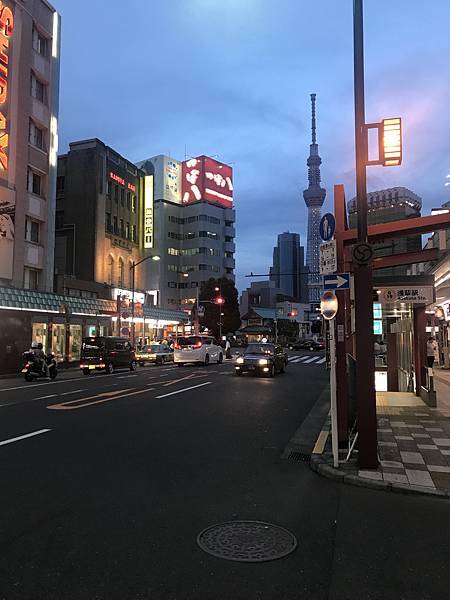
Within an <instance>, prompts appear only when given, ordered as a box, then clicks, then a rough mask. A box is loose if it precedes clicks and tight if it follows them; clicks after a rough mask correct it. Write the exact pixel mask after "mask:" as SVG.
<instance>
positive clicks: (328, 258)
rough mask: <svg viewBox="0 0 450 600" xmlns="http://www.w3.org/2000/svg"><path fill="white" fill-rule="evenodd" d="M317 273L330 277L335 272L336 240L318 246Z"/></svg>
mask: <svg viewBox="0 0 450 600" xmlns="http://www.w3.org/2000/svg"><path fill="white" fill-rule="evenodd" d="M319 260H320V264H319V271H320V274H321V275H330V274H331V273H336V271H337V250H336V240H332V241H331V242H324V243H323V244H320V246H319Z"/></svg>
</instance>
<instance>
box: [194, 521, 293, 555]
mask: <svg viewBox="0 0 450 600" xmlns="http://www.w3.org/2000/svg"><path fill="white" fill-rule="evenodd" d="M197 544H198V545H199V546H200V548H201V549H202V550H204V551H205V552H207V553H208V554H212V555H213V556H216V557H218V558H224V559H225V560H235V561H239V562H265V561H269V560H276V559H277V558H282V557H283V556H287V555H288V554H290V553H291V552H293V551H294V550H295V549H296V547H297V539H296V537H295V536H294V535H293V534H292V533H291V532H290V531H288V530H287V529H284V528H283V527H279V526H278V525H271V524H270V523H264V522H263V521H230V522H228V523H219V524H218V525H212V526H211V527H207V528H206V529H204V530H203V531H202V532H200V533H199V534H198V536H197Z"/></svg>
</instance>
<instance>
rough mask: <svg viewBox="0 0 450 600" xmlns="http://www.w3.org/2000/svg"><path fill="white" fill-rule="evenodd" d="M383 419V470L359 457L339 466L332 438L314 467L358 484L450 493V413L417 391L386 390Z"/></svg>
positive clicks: (380, 410) (380, 409)
mask: <svg viewBox="0 0 450 600" xmlns="http://www.w3.org/2000/svg"><path fill="white" fill-rule="evenodd" d="M377 419H378V432H377V433H378V456H379V461H380V464H379V467H378V469H373V470H361V469H359V468H358V466H357V459H356V456H353V457H352V458H351V459H350V460H349V461H348V462H341V463H340V465H339V469H333V467H332V464H333V462H332V455H331V443H330V439H328V442H327V444H326V446H325V448H324V451H323V453H322V454H320V455H318V454H315V455H313V456H312V458H311V466H312V467H313V469H315V470H317V471H319V472H320V473H322V474H323V475H328V476H329V477H333V478H337V479H340V478H343V479H344V482H346V483H353V484H355V485H361V486H363V485H367V486H368V487H377V488H381V489H393V490H394V491H405V492H419V493H429V494H432V495H438V496H448V497H450V417H449V416H447V415H446V414H444V413H443V412H441V411H440V410H439V409H437V408H429V407H428V406H426V405H425V404H424V403H423V402H422V401H421V400H420V399H419V398H416V397H415V396H413V395H412V394H391V393H385V394H378V396H377ZM324 429H325V427H324ZM342 458H345V456H342Z"/></svg>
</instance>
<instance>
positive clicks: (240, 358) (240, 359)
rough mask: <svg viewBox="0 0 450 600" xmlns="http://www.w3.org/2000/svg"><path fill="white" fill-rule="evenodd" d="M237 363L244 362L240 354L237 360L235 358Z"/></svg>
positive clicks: (241, 363)
mask: <svg viewBox="0 0 450 600" xmlns="http://www.w3.org/2000/svg"><path fill="white" fill-rule="evenodd" d="M236 362H237V364H238V365H243V364H244V359H243V358H242V356H240V357H239V358H238V359H237V360H236Z"/></svg>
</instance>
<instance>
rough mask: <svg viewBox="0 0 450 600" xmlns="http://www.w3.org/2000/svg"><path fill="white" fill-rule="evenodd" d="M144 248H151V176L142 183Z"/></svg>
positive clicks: (146, 177) (147, 176)
mask: <svg viewBox="0 0 450 600" xmlns="http://www.w3.org/2000/svg"><path fill="white" fill-rule="evenodd" d="M144 248H153V175H146V176H145V181H144Z"/></svg>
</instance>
